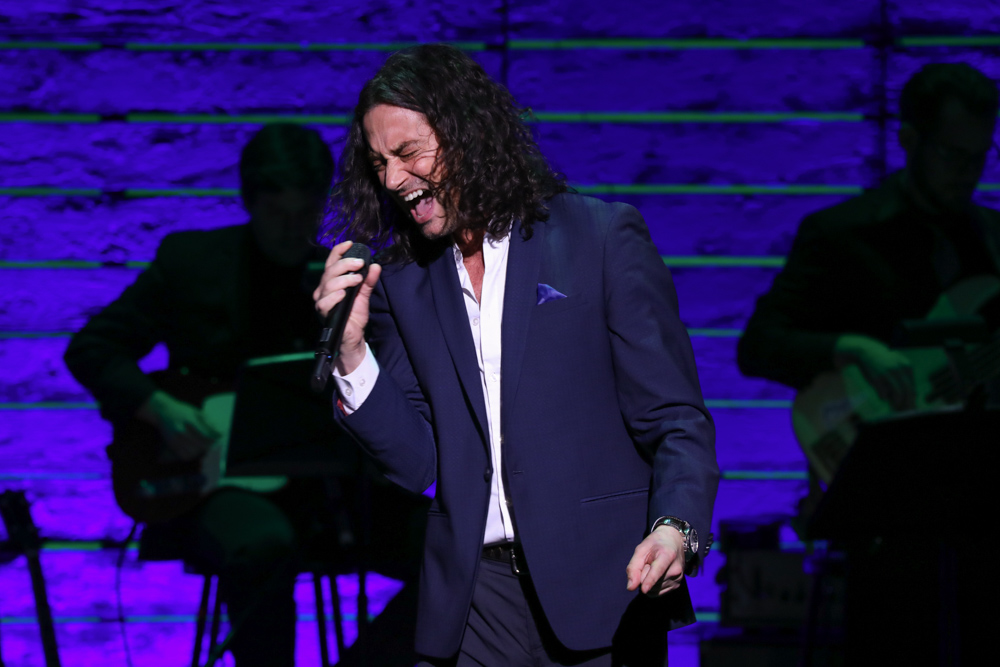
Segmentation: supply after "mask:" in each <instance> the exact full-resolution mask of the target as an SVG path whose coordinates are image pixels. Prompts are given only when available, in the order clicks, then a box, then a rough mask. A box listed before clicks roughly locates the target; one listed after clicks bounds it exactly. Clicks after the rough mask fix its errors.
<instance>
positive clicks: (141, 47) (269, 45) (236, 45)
mask: <svg viewBox="0 0 1000 667" xmlns="http://www.w3.org/2000/svg"><path fill="white" fill-rule="evenodd" d="M448 43H449V44H450V45H451V46H454V47H455V48H457V49H461V50H462V51H485V50H486V48H487V45H486V42H448ZM418 44H420V42H126V43H125V48H126V49H127V50H129V51H398V50H400V49H405V48H406V47H408V46H417V45H418Z"/></svg>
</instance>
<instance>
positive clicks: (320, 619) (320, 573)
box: [184, 562, 365, 667]
mask: <svg viewBox="0 0 1000 667" xmlns="http://www.w3.org/2000/svg"><path fill="white" fill-rule="evenodd" d="M324 569H325V568H322V567H321V566H320V564H311V566H310V567H308V568H303V572H309V573H310V574H311V575H312V579H313V592H314V593H315V600H316V629H317V631H318V633H319V654H320V664H321V666H322V667H331V664H332V663H331V662H330V648H329V642H328V639H327V633H326V606H325V598H324V595H323V577H324V576H325V577H327V578H328V579H329V582H330V597H331V604H332V608H333V629H334V632H335V633H336V635H335V639H336V642H337V655H338V656H342V655H344V651H346V650H347V646H346V644H345V642H344V614H343V610H342V609H341V607H340V592H339V591H338V590H337V575H336V574H335V573H332V572H330V573H327V572H325V571H324ZM184 571H185V572H187V573H188V574H195V575H199V576H202V577H203V578H204V584H203V585H202V588H201V599H200V600H199V602H198V616H197V618H196V621H195V636H194V650H193V653H192V657H191V667H200V665H202V663H201V662H200V660H201V655H202V651H203V647H204V644H205V629H206V626H207V625H208V623H209V619H210V618H211V627H210V629H209V633H208V652H207V653H206V654H205V655H206V660H207V659H208V657H210V656H211V655H212V653H213V652H214V651H215V649H216V647H217V646H218V642H219V626H220V625H221V623H222V599H221V597H220V596H219V575H218V573H217V572H213V571H209V570H207V569H205V568H199V567H196V566H195V565H194V564H192V563H187V562H185V564H184ZM358 583H359V587H358V596H359V597H361V595H363V593H362V591H364V588H365V581H364V578H363V575H361V576H360V577H359V582H358ZM213 589H214V596H213ZM210 602H211V604H212V613H211V616H209V613H208V607H209V604H210ZM359 608H360V607H359ZM206 667H208V665H206Z"/></svg>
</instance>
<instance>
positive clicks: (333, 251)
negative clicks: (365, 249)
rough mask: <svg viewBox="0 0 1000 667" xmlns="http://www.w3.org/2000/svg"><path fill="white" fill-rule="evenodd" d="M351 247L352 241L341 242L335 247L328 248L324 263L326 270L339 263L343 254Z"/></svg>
mask: <svg viewBox="0 0 1000 667" xmlns="http://www.w3.org/2000/svg"><path fill="white" fill-rule="evenodd" d="M352 245H354V242H353V241H341V242H340V243H338V244H337V245H335V246H333V247H332V248H330V254H329V255H328V256H327V258H326V262H325V266H326V268H330V267H331V266H333V265H334V264H336V263H337V262H338V261H340V258H341V257H343V256H344V253H345V252H347V249H348V248H350V247H351V246H352Z"/></svg>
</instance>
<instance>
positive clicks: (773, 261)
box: [662, 255, 785, 268]
mask: <svg viewBox="0 0 1000 667" xmlns="http://www.w3.org/2000/svg"><path fill="white" fill-rule="evenodd" d="M662 257H663V263H664V264H666V265H667V266H673V267H711V268H717V267H726V266H736V267H758V266H762V267H777V268H780V267H782V266H784V265H785V258H784V257H736V256H728V255H684V256H678V255H663V256H662Z"/></svg>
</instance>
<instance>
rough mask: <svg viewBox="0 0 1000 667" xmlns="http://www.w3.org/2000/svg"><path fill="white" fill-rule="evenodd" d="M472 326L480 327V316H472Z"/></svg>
mask: <svg viewBox="0 0 1000 667" xmlns="http://www.w3.org/2000/svg"><path fill="white" fill-rule="evenodd" d="M472 326H474V327H478V326H479V318H478V317H473V318H472Z"/></svg>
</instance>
